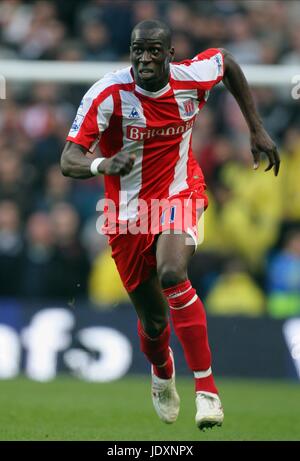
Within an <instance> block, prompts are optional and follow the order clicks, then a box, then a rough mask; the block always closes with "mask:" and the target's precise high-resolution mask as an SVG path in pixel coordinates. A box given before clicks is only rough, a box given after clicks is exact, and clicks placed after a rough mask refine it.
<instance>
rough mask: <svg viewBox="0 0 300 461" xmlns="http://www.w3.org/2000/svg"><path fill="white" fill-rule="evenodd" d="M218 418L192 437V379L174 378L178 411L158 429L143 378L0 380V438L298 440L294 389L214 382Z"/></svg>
mask: <svg viewBox="0 0 300 461" xmlns="http://www.w3.org/2000/svg"><path fill="white" fill-rule="evenodd" d="M217 384H218V386H219V390H220V393H221V397H222V401H223V406H224V411H225V420H224V424H223V426H222V428H214V429H211V430H207V431H206V432H204V433H203V432H200V431H199V430H198V429H197V428H196V426H195V424H194V416H195V403H194V391H193V381H192V378H191V379H187V378H178V379H177V388H178V392H179V393H180V396H181V410H180V414H179V418H178V420H177V422H176V423H175V424H173V425H165V424H164V423H162V422H161V421H159V419H158V418H157V416H156V414H155V412H154V409H153V408H152V402H151V396H150V379H149V377H148V376H135V377H126V378H124V379H122V380H119V381H115V382H112V383H106V384H96V383H86V382H83V381H80V380H77V379H75V378H71V377H59V378H57V379H56V380H55V381H52V382H50V383H37V382H34V381H30V380H28V379H26V378H18V379H14V380H7V381H0V440H1V441H6V440H10V441H12V440H28V441H29V440H36V441H47V440H91V441H92V440H108V441H123V440H130V441H141V440H153V441H180V440H182V441H184V440H186V441H190V440H193V441H195V440H196V441H201V440H203V441H204V440H205V441H210V440H226V441H227V440H232V441H241V440H247V441H254V440H268V441H270V440H300V384H299V383H297V382H295V383H294V382H283V381H257V380H256V381H252V380H227V379H226V380H225V379H222V380H221V379H218V380H217Z"/></svg>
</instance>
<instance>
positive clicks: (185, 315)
mask: <svg viewBox="0 0 300 461" xmlns="http://www.w3.org/2000/svg"><path fill="white" fill-rule="evenodd" d="M174 53H175V52H174V48H173V47H172V43H171V33H170V30H169V28H168V26H167V25H165V24H164V23H162V22H161V21H156V20H152V21H149V20H148V21H143V22H141V23H139V24H137V25H136V26H135V28H134V29H133V31H132V36H131V46H130V57H131V66H130V67H127V68H124V69H121V70H119V71H116V72H112V73H109V74H107V75H105V76H104V77H103V78H102V79H101V80H99V81H98V82H96V83H95V84H94V85H93V86H92V87H91V88H90V90H89V91H88V92H87V93H86V94H85V96H84V97H83V100H82V102H81V104H80V107H79V109H78V112H77V116H76V118H75V121H74V123H73V125H72V128H71V130H70V133H69V135H68V137H67V143H66V145H65V148H64V151H63V153H62V157H61V169H62V172H63V174H64V175H66V176H71V177H73V178H90V177H92V176H93V175H100V174H103V175H104V180H105V189H106V194H105V196H106V199H107V201H108V202H107V203H108V207H107V210H108V212H107V219H106V223H105V226H104V228H105V232H106V233H107V235H108V239H109V244H110V246H111V248H112V257H113V258H114V260H115V263H116V266H117V269H118V271H119V274H120V277H121V279H122V282H123V284H124V287H125V288H126V290H127V292H128V294H129V296H130V298H131V300H132V303H133V305H134V307H135V309H136V312H137V317H138V334H139V338H140V345H141V350H142V351H143V352H144V354H145V355H146V357H147V359H148V360H149V362H150V364H151V374H152V400H153V404H154V408H155V410H156V412H157V414H158V416H159V417H160V419H161V420H162V421H164V422H165V423H173V422H175V420H176V419H177V416H178V413H179V407H180V398H179V396H178V393H177V391H176V387H175V362H174V356H173V353H172V350H171V349H170V347H169V338H170V323H169V315H170V317H171V319H172V323H173V327H174V331H175V334H176V336H177V338H178V340H179V341H180V343H181V345H182V347H183V351H184V355H185V359H186V362H187V365H188V366H189V368H190V370H191V371H192V372H193V375H194V379H195V391H196V417H195V420H196V424H197V426H198V427H199V428H200V429H204V428H206V427H212V426H215V425H221V424H222V422H223V419H224V414H223V409H222V405H221V401H220V397H219V393H218V389H217V387H216V385H215V382H214V377H213V373H212V368H211V352H210V348H209V343H208V335H207V325H206V315H205V310H204V307H203V304H202V302H201V300H200V299H199V297H198V296H197V294H196V291H195V289H194V288H193V287H192V285H191V283H190V281H189V279H188V275H187V266H188V262H189V260H190V258H191V257H192V255H193V253H194V251H195V247H196V245H197V238H198V235H197V222H198V219H199V217H200V215H201V213H202V212H203V210H205V208H206V207H207V205H208V202H207V197H206V195H205V189H206V186H205V180H204V177H203V174H202V171H201V168H200V166H199V165H198V163H197V162H196V160H195V159H194V157H193V152H192V150H191V135H192V128H193V124H194V121H195V117H196V116H197V114H198V113H199V111H200V109H201V108H202V107H203V106H204V104H205V103H206V101H207V98H208V96H209V92H210V91H211V90H212V88H213V87H214V86H215V85H217V84H218V83H219V82H221V81H223V83H224V85H225V87H226V88H227V89H228V90H229V91H230V92H231V93H232V94H233V96H234V97H235V99H236V101H237V103H238V104H239V106H240V109H241V111H242V113H243V115H244V118H245V120H246V122H247V124H248V127H249V134H250V146H249V147H250V148H249V150H250V149H251V152H252V154H253V157H254V168H255V169H256V168H258V166H259V162H260V155H261V153H262V152H263V153H265V154H266V155H267V157H268V160H269V165H268V167H267V168H266V171H268V170H273V171H274V174H275V175H277V174H278V171H279V164H280V161H279V156H278V152H277V149H276V146H275V144H274V142H273V141H272V140H271V138H270V137H269V135H268V134H267V132H266V131H265V129H264V127H263V125H262V121H261V119H260V117H259V115H258V113H257V111H256V108H255V105H254V102H253V98H252V96H251V93H250V89H249V86H248V83H247V81H246V79H245V77H244V75H243V72H242V70H241V68H240V66H239V65H238V64H237V63H236V62H235V60H234V59H233V57H232V56H231V55H230V54H229V53H228V52H227V51H226V50H224V49H216V48H211V49H208V50H205V51H204V52H202V53H200V54H198V55H196V56H195V57H194V58H193V59H187V60H186V61H183V62H180V63H173V62H172V61H173V58H174ZM200 117H201V114H200ZM97 145H99V148H100V152H101V157H98V158H95V159H94V160H90V158H88V157H87V156H86V155H85V154H86V153H87V152H88V151H89V152H93V151H94V149H95V147H96V146H97ZM157 201H162V203H163V206H162V207H161V209H159V210H158V211H157V209H156V211H157V212H156V213H153V203H154V202H155V203H156V202H157ZM111 204H112V205H113V206H111ZM199 204H201V206H199ZM141 210H143V212H141ZM183 215H184V219H183ZM154 216H156V218H157V219H156V220H155V221H156V222H155V224H154V225H152V224H153V223H151V226H150V225H149V222H151V219H152V221H153V220H154V218H153V217H154ZM186 216H187V218H188V219H185V218H186ZM145 217H146V218H147V220H146V221H147V226H141V227H140V228H139V227H138V226H137V227H136V228H135V231H134V232H132V231H131V229H130V225H131V224H132V223H134V224H135V225H136V224H137V223H139V224H141V223H142V221H143V223H144V221H145ZM149 218H150V219H149ZM124 225H125V227H124ZM127 225H128V226H127ZM126 226H127V227H126ZM124 229H125V230H127V231H126V232H125V231H124ZM141 229H142V231H141ZM139 230H140V231H139ZM191 242H192V244H191Z"/></svg>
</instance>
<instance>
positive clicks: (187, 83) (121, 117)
mask: <svg viewBox="0 0 300 461" xmlns="http://www.w3.org/2000/svg"><path fill="white" fill-rule="evenodd" d="M223 73H224V65H223V56H222V53H221V51H220V50H218V49H215V48H211V49H208V50H206V51H204V52H203V53H200V54H198V55H197V56H195V57H194V58H193V59H191V60H186V61H182V62H180V63H172V64H170V79H169V82H168V84H167V85H166V86H165V87H164V88H162V89H161V90H159V91H156V92H150V91H146V90H144V89H142V88H140V87H138V86H137V85H136V83H135V81H134V77H133V71H132V68H131V67H127V68H125V69H122V70H119V71H116V72H112V73H109V74H107V75H105V76H104V77H103V78H102V79H101V80H99V81H98V82H96V83H95V84H94V85H93V86H92V87H91V88H90V89H89V90H88V92H87V93H86V94H85V96H84V98H83V100H82V101H81V104H80V106H79V109H78V112H77V115H76V118H75V120H74V123H73V125H72V128H71V130H70V133H69V135H68V137H67V140H68V141H72V142H75V143H77V144H80V145H82V146H83V147H85V148H86V149H89V150H93V149H94V148H95V146H96V145H97V144H98V143H99V147H100V151H101V154H102V156H104V157H111V156H112V155H115V154H116V153H117V152H120V151H125V152H128V153H134V154H135V155H136V161H135V164H134V167H133V169H132V171H131V172H130V173H129V174H128V175H126V176H123V177H121V176H105V189H106V197H107V198H110V199H112V200H113V201H114V202H115V204H116V207H117V210H118V212H119V219H128V218H134V214H135V209H134V208H135V207H133V208H132V207H130V206H129V205H130V202H132V203H134V202H136V203H137V200H136V199H144V200H145V201H148V200H151V199H153V198H155V199H163V198H169V197H171V196H173V195H175V194H178V193H179V192H181V191H183V190H185V189H189V188H192V187H193V186H194V185H195V184H199V181H202V182H204V178H203V174H202V171H201V169H200V167H199V165H198V163H197V162H196V160H195V159H194V157H193V153H192V150H191V134H192V128H193V124H194V121H195V117H196V115H197V114H198V112H199V110H200V109H201V108H202V107H203V106H204V104H205V103H206V101H207V98H208V95H209V91H210V90H211V88H212V87H213V86H214V85H216V84H217V83H219V82H220V80H222V78H223ZM196 178H197V179H196ZM124 192H125V193H124ZM123 202H124V203H123ZM128 209H130V210H131V211H130V215H131V216H128ZM126 213H127V214H126Z"/></svg>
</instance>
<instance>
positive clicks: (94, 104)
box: [67, 84, 113, 150]
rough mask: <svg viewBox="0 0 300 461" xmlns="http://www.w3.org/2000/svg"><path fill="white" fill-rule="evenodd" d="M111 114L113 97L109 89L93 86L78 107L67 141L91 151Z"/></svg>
mask: <svg viewBox="0 0 300 461" xmlns="http://www.w3.org/2000/svg"><path fill="white" fill-rule="evenodd" d="M99 89H100V92H99ZM101 89H102V91H101ZM112 112H113V97H112V95H111V92H109V88H106V89H103V88H101V86H100V88H99V86H98V88H97V84H95V85H94V86H93V87H92V88H90V90H89V91H88V92H87V93H86V94H85V95H84V97H83V99H82V101H81V103H80V105H79V108H78V110H77V114H76V117H75V119H74V122H73V124H72V126H71V129H70V131H69V134H68V136H67V141H72V142H75V143H76V144H80V145H82V146H83V147H85V148H86V149H88V150H93V149H94V147H95V146H96V144H97V143H98V142H99V140H100V136H101V133H102V132H103V131H105V130H106V128H107V127H108V124H109V120H110V117H111V114H112Z"/></svg>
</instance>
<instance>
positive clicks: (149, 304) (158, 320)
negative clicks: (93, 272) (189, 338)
mask: <svg viewBox="0 0 300 461" xmlns="http://www.w3.org/2000/svg"><path fill="white" fill-rule="evenodd" d="M129 296H130V298H131V300H132V302H133V304H134V307H135V309H136V312H137V315H138V334H139V338H140V345H141V350H142V351H143V352H144V354H145V355H146V357H147V359H148V360H149V362H150V363H151V365H152V366H151V372H152V401H153V405H154V408H155V410H156V412H157V414H158V416H159V417H160V418H161V419H162V420H163V421H164V422H166V423H173V422H174V421H176V419H177V416H178V413H179V405H180V399H179V396H178V394H177V391H176V387H175V367H174V359H173V354H172V351H171V350H170V348H169V339H170V325H169V320H168V314H167V311H168V305H167V302H166V300H165V297H164V296H163V293H162V290H161V287H160V284H159V281H158V278H157V275H156V273H154V272H153V273H152V274H151V276H150V277H149V278H148V279H147V280H146V281H144V282H143V283H141V284H140V285H139V286H138V287H137V288H136V289H135V290H134V291H131V292H129Z"/></svg>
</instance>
